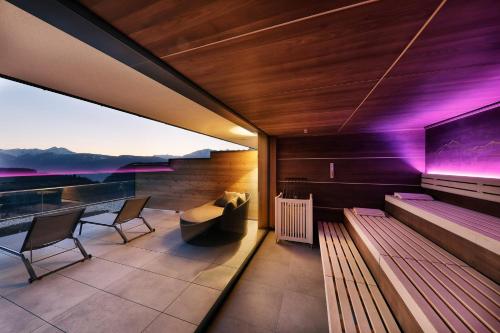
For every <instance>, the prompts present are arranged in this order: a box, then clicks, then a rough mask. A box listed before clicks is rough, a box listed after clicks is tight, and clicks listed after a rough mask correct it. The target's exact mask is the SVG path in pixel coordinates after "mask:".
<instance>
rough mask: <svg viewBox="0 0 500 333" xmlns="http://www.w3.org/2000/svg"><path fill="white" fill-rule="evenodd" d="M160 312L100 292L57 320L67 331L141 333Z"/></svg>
mask: <svg viewBox="0 0 500 333" xmlns="http://www.w3.org/2000/svg"><path fill="white" fill-rule="evenodd" d="M158 314H159V313H158V312H157V311H155V310H152V309H150V308H147V307H144V306H142V305H139V304H136V303H133V302H130V301H127V300H125V299H123V298H120V297H117V296H114V295H111V294H108V293H105V292H102V291H99V292H98V293H96V294H94V295H93V296H91V297H89V298H88V299H86V300H85V301H83V302H81V303H80V304H78V305H77V306H75V307H73V308H71V309H69V310H68V311H66V312H65V313H63V314H61V315H60V316H58V317H57V318H56V319H55V320H54V325H55V326H57V327H59V328H61V329H62V330H63V331H66V332H72V333H73V332H74V333H79V332H81V333H83V332H88V333H96V332H123V333H126V332H134V333H136V332H141V331H142V330H143V329H145V328H146V327H147V326H148V325H149V324H150V323H151V322H152V321H153V319H154V318H155V317H156V316H158Z"/></svg>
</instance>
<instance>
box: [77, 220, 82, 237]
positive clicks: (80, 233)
mask: <svg viewBox="0 0 500 333" xmlns="http://www.w3.org/2000/svg"><path fill="white" fill-rule="evenodd" d="M82 228H83V222H80V232H79V233H78V236H81V235H82Z"/></svg>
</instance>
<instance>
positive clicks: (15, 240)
mask: <svg viewBox="0 0 500 333" xmlns="http://www.w3.org/2000/svg"><path fill="white" fill-rule="evenodd" d="M26 234H27V232H26V231H25V232H19V233H17V234H12V235H8V236H3V237H0V245H2V246H4V247H7V248H9V249H11V250H14V251H19V250H20V249H21V247H22V245H23V242H24V239H25V238H26Z"/></svg>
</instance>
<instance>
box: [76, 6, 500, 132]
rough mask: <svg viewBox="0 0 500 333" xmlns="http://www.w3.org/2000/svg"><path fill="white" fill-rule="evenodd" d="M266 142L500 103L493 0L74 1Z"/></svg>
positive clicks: (388, 126)
mask: <svg viewBox="0 0 500 333" xmlns="http://www.w3.org/2000/svg"><path fill="white" fill-rule="evenodd" d="M81 3H82V4H83V5H84V6H86V7H87V8H89V9H90V10H91V11H93V12H94V13H95V14H97V15H98V16H100V17H101V18H103V19H104V20H106V21H107V22H109V23H110V24H111V25H113V26H114V27H115V28H117V29H118V30H120V31H121V32H123V33H124V34H126V35H127V36H129V37H130V38H131V39H133V40H134V41H136V42H137V43H138V44H140V45H141V46H143V47H144V48H146V49H148V50H149V51H151V52H152V53H153V54H155V55H156V56H157V57H159V58H160V59H162V60H163V61H165V62H166V63H168V64H169V65H171V66H173V67H174V68H175V69H177V70H178V71H179V72H181V73H182V74H184V75H185V76H186V77H188V78H190V79H191V80H192V81H194V82H195V83H197V84H198V85H199V86H200V87H202V88H203V89H204V90H206V91H207V92H209V93H210V94H212V95H213V96H215V97H216V98H218V99H219V100H221V101H222V102H223V103H225V104H226V105H228V106H229V107H231V108H232V109H233V110H234V111H236V112H237V113H239V114H240V115H242V116H243V117H244V118H246V119H248V120H249V121H251V122H252V123H253V124H255V125H256V126H258V127H259V128H260V129H262V130H263V131H264V132H266V133H267V134H269V135H276V136H294V135H303V131H304V129H307V130H308V133H309V135H311V134H312V135H315V134H334V133H339V132H362V131H385V130H395V129H396V130H397V129H409V128H422V127H423V126H425V125H428V124H430V123H432V122H435V121H439V120H443V119H445V118H448V117H451V116H454V115H457V114H460V113H464V112H467V111H470V110H473V109H475V108H479V107H481V106H484V105H486V104H490V103H493V102H496V101H498V100H500V96H499V92H498V91H499V90H498V89H496V87H498V86H500V40H499V37H498V36H500V20H498V15H497V13H498V12H500V2H499V1H498V0H477V1H468V0H453V1H451V0H450V1H447V2H446V0H444V1H443V0H406V1H399V0H380V1H377V0H368V1H348V0H343V1H331V0H330V1H326V0H315V1H310V0H308V1H306V0H293V1H292V0H288V1H287V0H276V1H267V0H248V1H230V0H214V1H206V0H193V1H159V0H156V1H154V0H129V1H126V2H122V1H118V0H82V1H81Z"/></svg>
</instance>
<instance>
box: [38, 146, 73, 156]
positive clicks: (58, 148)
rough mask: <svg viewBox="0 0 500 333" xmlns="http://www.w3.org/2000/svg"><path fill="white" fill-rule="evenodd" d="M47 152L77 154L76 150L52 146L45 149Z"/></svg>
mask: <svg viewBox="0 0 500 333" xmlns="http://www.w3.org/2000/svg"><path fill="white" fill-rule="evenodd" d="M45 151H46V152H49V153H53V154H61V155H62V154H75V152H73V151H71V150H69V149H66V148H64V147H55V146H54V147H50V148H49V149H45Z"/></svg>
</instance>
